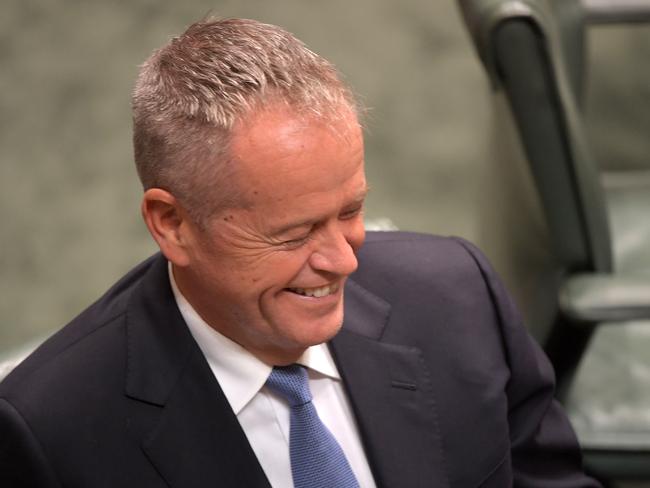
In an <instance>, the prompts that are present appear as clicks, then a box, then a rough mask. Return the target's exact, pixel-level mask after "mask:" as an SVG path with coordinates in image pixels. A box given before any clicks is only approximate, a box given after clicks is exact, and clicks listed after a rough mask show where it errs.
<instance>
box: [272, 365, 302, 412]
mask: <svg viewBox="0 0 650 488" xmlns="http://www.w3.org/2000/svg"><path fill="white" fill-rule="evenodd" d="M266 386H268V387H269V388H270V389H271V390H272V391H274V392H275V393H277V394H278V395H280V396H281V397H283V398H285V399H286V400H287V402H289V405H290V406H291V407H296V406H299V405H304V404H305V403H308V402H310V401H311V391H309V380H308V378H307V370H306V369H305V368H303V367H302V366H300V365H299V364H292V365H290V366H275V367H274V368H273V371H271V374H270V375H269V379H267V380H266Z"/></svg>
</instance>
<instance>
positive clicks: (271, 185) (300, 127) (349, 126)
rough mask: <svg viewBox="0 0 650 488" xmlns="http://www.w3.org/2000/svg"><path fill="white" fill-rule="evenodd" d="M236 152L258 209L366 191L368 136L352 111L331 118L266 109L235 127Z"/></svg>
mask: <svg viewBox="0 0 650 488" xmlns="http://www.w3.org/2000/svg"><path fill="white" fill-rule="evenodd" d="M230 148H231V155H232V157H233V164H234V165H235V166H236V168H237V171H236V172H237V175H238V184H239V186H240V190H241V191H242V193H243V194H244V196H245V198H246V201H247V202H249V203H251V204H253V205H255V204H269V203H270V202H280V201H288V200H291V199H295V198H298V197H299V196H300V197H305V196H306V195H308V194H312V195H321V196H322V195H326V194H332V195H334V194H342V193H347V192H360V191H365V176H364V173H363V136H362V131H361V128H360V126H359V123H358V121H357V118H356V115H355V114H354V113H353V112H352V111H351V110H350V109H348V108H344V109H342V110H341V113H340V116H339V117H336V118H334V117H331V118H328V119H317V118H315V117H313V116H301V115H297V114H295V113H294V112H291V111H289V110H287V109H286V108H276V109H273V108H271V109H266V110H264V111H261V112H258V113H256V114H254V115H253V116H251V117H248V118H247V119H246V120H245V121H244V122H243V123H241V124H239V125H238V126H236V127H235V128H234V130H233V135H232V139H231V145H230ZM288 203H290V202H288Z"/></svg>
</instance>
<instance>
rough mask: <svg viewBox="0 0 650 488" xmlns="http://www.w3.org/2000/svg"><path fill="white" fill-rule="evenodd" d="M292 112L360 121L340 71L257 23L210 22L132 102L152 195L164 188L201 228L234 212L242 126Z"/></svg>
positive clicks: (159, 66) (163, 55)
mask: <svg viewBox="0 0 650 488" xmlns="http://www.w3.org/2000/svg"><path fill="white" fill-rule="evenodd" d="M277 103H280V104H284V105H286V106H288V107H289V108H290V109H291V110H292V111H294V112H295V113H297V114H300V115H305V116H314V117H319V118H320V117H323V118H326V117H338V116H340V112H341V108H342V107H345V108H347V109H348V110H349V109H351V110H353V111H355V112H357V105H356V102H355V100H354V96H353V95H352V93H351V90H350V89H349V88H348V87H347V86H346V85H345V84H344V83H343V82H342V81H341V79H340V77H339V75H338V73H337V72H336V69H335V68H334V66H333V65H332V64H331V63H329V62H328V61H327V60H325V59H323V58H322V57H320V56H318V55H317V54H315V53H313V52H312V51H310V50H309V49H308V48H307V47H306V46H305V45H304V44H303V43H302V42H301V41H299V40H298V39H296V38H295V37H294V36H293V35H292V34H290V33H289V32H287V31H285V30H283V29H281V28H280V27H277V26H274V25H269V24H263V23H261V22H257V21H254V20H247V19H207V20H203V21H200V22H197V23H195V24H193V25H191V26H190V27H189V28H188V29H187V30H186V31H185V32H184V33H183V34H182V35H181V36H179V37H176V38H173V39H172V40H171V41H170V42H169V43H168V44H167V45H165V46H163V47H162V48H160V49H158V50H156V51H154V52H153V54H152V55H151V56H150V57H149V58H148V59H147V60H146V61H145V63H144V64H143V65H142V67H141V69H140V74H139V76H138V79H137V82H136V85H135V89H134V93H133V99H132V107H133V145H134V154H135V162H136V167H137V170H138V175H139V176H140V180H141V181H142V185H143V187H144V188H145V189H148V188H163V189H165V190H167V191H170V192H171V193H172V194H174V196H176V197H177V198H178V199H179V200H180V201H181V202H182V203H183V205H184V206H185V207H186V208H187V210H188V211H189V212H190V213H191V214H193V217H194V218H195V220H197V222H199V223H201V222H202V221H203V222H205V220H206V219H207V218H208V217H209V216H210V215H212V214H213V213H214V212H215V211H216V210H217V209H218V208H219V207H220V206H223V205H229V204H233V201H234V200H235V199H236V197H237V195H236V194H234V193H233V192H234V191H237V190H236V189H235V190H232V187H233V186H235V185H233V184H232V183H230V184H228V182H227V181H226V180H227V179H229V178H230V177H231V176H232V172H233V171H235V169H234V168H232V165H227V164H226V163H227V161H228V159H229V156H228V143H229V137H230V133H231V131H232V129H233V127H234V126H235V124H236V123H237V122H238V121H240V120H242V119H243V118H244V117H245V116H246V115H248V114H250V113H251V112H253V111H255V110H259V109H262V108H264V107H266V106H269V105H271V104H277Z"/></svg>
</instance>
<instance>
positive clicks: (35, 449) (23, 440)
mask: <svg viewBox="0 0 650 488" xmlns="http://www.w3.org/2000/svg"><path fill="white" fill-rule="evenodd" d="M0 486H2V487H5V486H6V487H11V488H60V487H61V484H60V483H59V482H58V481H57V479H56V476H55V474H54V472H53V470H52V468H51V466H50V464H49V463H48V461H47V458H46V457H45V454H44V452H43V449H42V447H41V445H40V444H39V442H38V440H37V439H36V438H35V437H34V435H33V434H32V432H31V430H30V428H29V426H28V425H27V423H26V422H25V420H24V419H23V417H22V416H21V415H20V413H19V412H18V411H17V410H16V409H15V408H14V407H13V405H11V403H9V402H8V401H6V400H5V399H2V398H0Z"/></svg>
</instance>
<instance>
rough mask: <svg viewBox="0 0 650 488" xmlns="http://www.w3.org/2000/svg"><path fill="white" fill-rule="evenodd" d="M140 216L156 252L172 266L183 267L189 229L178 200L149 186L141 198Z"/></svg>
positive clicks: (187, 261) (186, 261)
mask: <svg viewBox="0 0 650 488" xmlns="http://www.w3.org/2000/svg"><path fill="white" fill-rule="evenodd" d="M141 210H142V217H143V218H144V222H145V224H146V225H147V228H148V229H149V233H150V234H151V236H152V237H153V238H154V240H155V241H156V242H157V243H158V247H159V248H160V251H161V252H162V253H163V254H164V255H165V257H166V258H167V259H168V260H169V261H171V262H172V264H175V265H176V266H181V267H184V266H187V265H188V263H189V255H188V249H187V243H188V237H189V236H188V235H187V233H188V232H189V231H190V226H189V222H188V220H187V213H186V212H185V211H184V210H183V207H182V206H181V205H180V203H179V201H178V200H177V199H176V197H174V195H172V194H171V193H169V192H168V191H165V190H163V189H161V188H150V189H148V190H146V191H145V192H144V196H143V197H142V207H141Z"/></svg>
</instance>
